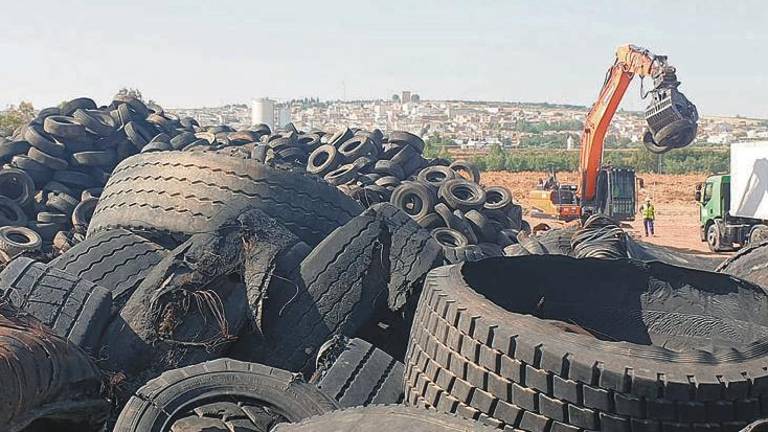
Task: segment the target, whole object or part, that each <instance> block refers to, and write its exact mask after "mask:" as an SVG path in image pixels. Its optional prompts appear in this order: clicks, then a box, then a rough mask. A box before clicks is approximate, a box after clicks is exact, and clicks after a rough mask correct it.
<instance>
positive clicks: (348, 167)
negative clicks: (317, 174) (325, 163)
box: [323, 164, 358, 186]
mask: <svg viewBox="0 0 768 432" xmlns="http://www.w3.org/2000/svg"><path fill="white" fill-rule="evenodd" d="M357 176H358V168H357V167H356V166H355V165H353V164H344V165H341V166H340V167H338V168H336V169H334V170H333V171H331V172H329V173H328V174H326V175H324V176H323V179H324V180H325V181H326V182H328V183H329V184H332V185H334V186H341V185H345V184H348V183H351V182H353V181H355V180H357Z"/></svg>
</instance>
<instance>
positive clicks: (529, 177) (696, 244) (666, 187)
mask: <svg viewBox="0 0 768 432" xmlns="http://www.w3.org/2000/svg"><path fill="white" fill-rule="evenodd" d="M557 176H558V180H560V182H561V183H573V184H575V183H577V181H578V175H577V173H575V172H563V173H558V174H557ZM638 177H640V178H641V179H642V180H643V185H644V187H643V188H642V189H641V190H640V192H639V199H640V200H641V201H642V200H644V199H645V198H646V197H650V198H651V199H652V200H653V203H654V206H655V207H656V224H655V225H656V236H655V237H644V234H643V223H642V220H640V219H638V220H636V221H634V222H631V223H630V224H629V225H628V226H626V227H625V229H627V231H629V232H630V234H631V235H633V236H634V237H636V238H639V239H642V240H643V241H646V242H648V243H653V244H657V245H661V246H667V247H672V248H675V249H678V250H681V251H684V252H692V253H697V254H705V255H714V254H712V253H711V252H710V251H709V249H708V248H707V245H706V243H704V242H702V241H701V237H700V234H699V208H698V206H697V204H696V202H695V201H694V199H693V191H694V187H695V185H696V183H698V182H700V181H703V180H704V178H705V177H706V176H705V175H671V174H638ZM540 178H546V174H545V173H541V172H521V173H509V172H485V173H482V175H481V183H482V184H484V185H494V184H497V185H503V186H506V187H507V188H509V189H510V190H511V191H512V193H513V194H514V196H515V199H516V200H518V201H519V202H521V203H522V204H523V208H524V210H525V211H526V213H527V210H528V208H527V207H528V191H529V190H531V189H533V188H534V187H535V186H536V185H537V184H538V181H539V179H540ZM527 219H528V220H529V222H531V225H535V224H536V223H539V222H546V223H548V224H549V225H551V226H555V225H562V222H558V221H554V220H551V219H536V218H530V217H527ZM718 255H722V256H727V254H718Z"/></svg>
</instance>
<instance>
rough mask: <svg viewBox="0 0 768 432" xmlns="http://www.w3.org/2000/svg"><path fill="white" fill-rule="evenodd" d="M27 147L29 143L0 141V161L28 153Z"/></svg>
mask: <svg viewBox="0 0 768 432" xmlns="http://www.w3.org/2000/svg"><path fill="white" fill-rule="evenodd" d="M29 147H30V146H29V143H28V142H26V141H0V160H7V159H10V158H11V157H12V156H16V155H20V154H26V153H27V151H29Z"/></svg>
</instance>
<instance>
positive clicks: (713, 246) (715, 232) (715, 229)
mask: <svg viewBox="0 0 768 432" xmlns="http://www.w3.org/2000/svg"><path fill="white" fill-rule="evenodd" d="M721 240H722V237H721V235H720V226H719V225H717V223H713V224H712V225H710V226H709V228H707V246H709V250H711V251H712V252H722V251H723V250H724V249H723V246H722V244H721Z"/></svg>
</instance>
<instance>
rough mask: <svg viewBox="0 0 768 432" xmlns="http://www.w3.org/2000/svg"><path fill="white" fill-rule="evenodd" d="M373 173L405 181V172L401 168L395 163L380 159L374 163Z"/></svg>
mask: <svg viewBox="0 0 768 432" xmlns="http://www.w3.org/2000/svg"><path fill="white" fill-rule="evenodd" d="M373 172H375V173H378V174H381V175H383V176H385V177H394V178H396V179H398V180H403V179H405V177H406V176H405V170H404V169H403V166H402V165H400V164H399V163H397V162H394V161H390V160H386V159H381V160H378V161H376V164H374V166H373Z"/></svg>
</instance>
